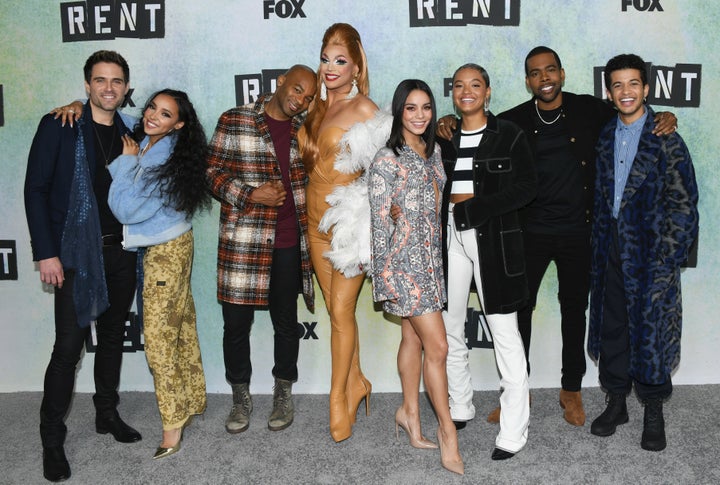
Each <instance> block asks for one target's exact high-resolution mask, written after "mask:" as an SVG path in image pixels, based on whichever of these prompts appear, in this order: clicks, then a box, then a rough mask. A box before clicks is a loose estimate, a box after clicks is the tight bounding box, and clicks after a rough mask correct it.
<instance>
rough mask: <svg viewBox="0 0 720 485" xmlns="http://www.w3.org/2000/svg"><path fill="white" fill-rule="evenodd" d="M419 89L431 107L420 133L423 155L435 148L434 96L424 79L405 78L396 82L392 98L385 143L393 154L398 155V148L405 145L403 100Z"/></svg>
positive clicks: (430, 152)
mask: <svg viewBox="0 0 720 485" xmlns="http://www.w3.org/2000/svg"><path fill="white" fill-rule="evenodd" d="M416 89H417V90H419V91H422V92H424V93H425V94H427V95H428V97H429V98H430V107H431V109H432V118H431V119H430V123H429V124H428V126H427V128H426V129H425V133H423V134H422V139H423V140H424V141H425V157H426V158H427V157H429V156H430V155H432V154H433V151H434V150H435V130H436V128H437V120H436V117H437V111H436V108H435V96H433V93H432V90H431V89H430V86H428V85H427V83H426V82H425V81H421V80H420V79H405V80H404V81H401V82H400V84H398V86H397V88H395V94H393V99H392V108H391V109H392V115H393V122H392V128H390V138H388V141H387V143H386V144H385V145H386V146H387V147H388V148H392V151H393V152H394V153H395V155H399V154H400V153H399V151H398V150H399V149H400V148H402V146H403V145H405V138H403V135H402V130H403V125H402V116H403V110H404V109H405V102H406V101H407V98H408V96H409V95H410V93H411V92H412V91H415V90H416Z"/></svg>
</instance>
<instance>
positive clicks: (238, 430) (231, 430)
mask: <svg viewBox="0 0 720 485" xmlns="http://www.w3.org/2000/svg"><path fill="white" fill-rule="evenodd" d="M249 427H250V424H249V423H248V425H247V426H245V427H243V428H239V429H230V428H228V427H227V425H226V426H225V431H227V432H228V433H230V434H238V433H242V432H243V431H247V430H248V428H249Z"/></svg>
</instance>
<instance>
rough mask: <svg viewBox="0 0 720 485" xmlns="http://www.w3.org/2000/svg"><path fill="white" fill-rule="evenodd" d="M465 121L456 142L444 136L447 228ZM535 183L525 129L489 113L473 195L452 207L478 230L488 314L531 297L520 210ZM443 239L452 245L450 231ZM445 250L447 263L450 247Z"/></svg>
mask: <svg viewBox="0 0 720 485" xmlns="http://www.w3.org/2000/svg"><path fill="white" fill-rule="evenodd" d="M461 125H462V120H461V121H460V122H459V123H458V129H457V131H456V132H455V133H454V136H453V139H452V141H447V140H442V139H441V140H439V141H440V146H441V149H442V157H443V165H444V167H445V173H446V174H447V177H448V181H447V184H446V185H445V191H444V193H443V206H442V215H443V222H444V224H443V229H444V230H447V217H448V203H449V201H450V189H451V187H452V179H453V173H454V170H455V161H456V160H457V147H458V145H459V143H460V126H461ZM536 183H537V180H536V174H535V168H534V164H533V157H532V152H531V151H530V145H529V144H528V140H527V137H526V135H525V133H524V132H523V131H522V130H521V129H520V128H519V127H518V126H517V125H515V124H513V123H511V122H509V121H505V120H501V119H498V118H496V117H495V116H493V115H492V114H489V115H488V122H487V128H486V129H485V133H484V135H483V137H482V140H481V141H480V144H479V145H478V147H477V150H476V152H475V157H474V160H473V192H474V197H473V198H471V199H468V200H466V201H464V202H461V203H459V204H455V207H454V209H453V217H454V220H455V224H456V227H458V228H459V229H461V230H462V229H475V231H476V235H477V241H478V251H479V253H480V254H479V257H480V273H481V278H482V288H483V300H484V302H485V306H484V308H483V311H484V312H485V313H486V314H494V313H512V312H514V311H517V310H518V309H519V308H521V307H522V306H523V305H524V303H525V302H526V300H527V298H528V287H527V277H526V275H525V256H524V251H523V235H522V229H521V226H520V219H519V216H518V209H520V208H521V207H523V206H525V205H526V204H527V203H528V202H530V201H531V200H532V199H533V198H534V197H535V193H536ZM443 243H444V244H445V245H447V234H445V235H444V237H443ZM444 249H445V251H443V254H444V255H445V264H446V267H447V247H445V248H444ZM445 274H446V275H447V271H446V272H445ZM448 284H452V282H451V281H449V282H448Z"/></svg>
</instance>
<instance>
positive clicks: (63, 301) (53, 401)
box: [40, 244, 136, 446]
mask: <svg viewBox="0 0 720 485" xmlns="http://www.w3.org/2000/svg"><path fill="white" fill-rule="evenodd" d="M103 259H104V265H105V280H106V282H107V289H108V298H109V300H110V307H109V308H108V309H107V310H105V312H104V313H103V314H102V315H100V316H99V317H98V319H97V323H96V329H97V349H96V351H95V368H94V377H95V395H94V396H93V402H94V403H95V410H96V412H97V414H98V415H112V414H113V413H115V408H116V406H117V403H118V400H119V396H118V392H117V388H118V386H119V384H120V364H121V363H122V352H123V341H124V336H125V322H126V321H127V315H128V310H129V309H130V305H131V303H132V298H133V295H134V294H135V263H136V253H134V252H129V251H125V250H123V249H122V246H120V245H119V244H118V245H113V246H106V247H104V248H103ZM74 279H75V273H74V271H72V270H68V271H65V282H64V283H63V287H62V288H56V289H55V345H54V346H53V352H52V355H51V356H50V363H49V364H48V367H47V370H46V371H45V383H44V392H43V400H42V404H41V406H40V437H41V439H42V444H43V446H60V445H62V444H63V443H64V442H65V434H66V432H67V427H66V426H65V423H64V419H65V415H66V414H67V412H68V409H69V407H70V401H71V399H72V393H73V388H74V387H75V374H76V369H77V364H78V362H79V361H80V356H81V354H82V349H83V345H84V344H85V339H86V338H87V334H88V332H89V330H90V329H89V327H88V328H81V327H80V326H78V323H77V316H76V313H75V304H74V303H73V283H74Z"/></svg>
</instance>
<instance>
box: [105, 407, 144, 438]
mask: <svg viewBox="0 0 720 485" xmlns="http://www.w3.org/2000/svg"><path fill="white" fill-rule="evenodd" d="M95 431H97V432H98V433H100V434H107V433H111V434H112V435H113V437H114V438H115V440H116V441H119V442H120V443H135V442H136V441H140V440H141V439H142V436H141V435H140V433H138V432H137V431H136V430H135V429H133V428H132V427H130V426H129V425H128V424H127V423H125V421H123V420H122V419H121V418H120V415H119V414H118V412H117V411H115V410H113V411H112V412H108V413H103V414H101V413H98V414H97V415H96V416H95Z"/></svg>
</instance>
